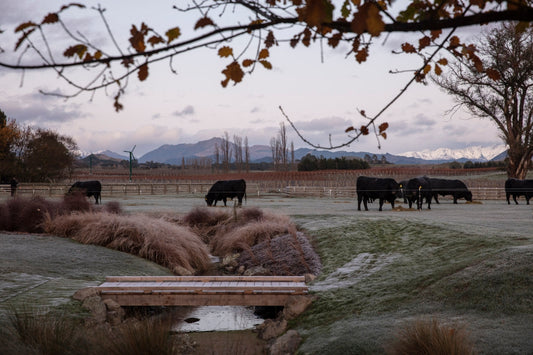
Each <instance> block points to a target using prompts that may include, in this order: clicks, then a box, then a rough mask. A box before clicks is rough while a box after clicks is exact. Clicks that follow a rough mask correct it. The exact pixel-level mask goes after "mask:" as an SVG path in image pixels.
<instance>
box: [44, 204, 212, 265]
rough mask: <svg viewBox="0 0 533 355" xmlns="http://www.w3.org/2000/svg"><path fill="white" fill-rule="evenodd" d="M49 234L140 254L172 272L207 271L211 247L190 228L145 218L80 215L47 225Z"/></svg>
mask: <svg viewBox="0 0 533 355" xmlns="http://www.w3.org/2000/svg"><path fill="white" fill-rule="evenodd" d="M45 230H46V232H47V233H50V234H54V235H58V236H62V237H68V238H72V239H74V240H77V241H79V242H80V243H84V244H95V245H101V246H105V247H107V248H111V249H115V250H119V251H123V252H127V253H130V254H133V255H138V256H140V257H142V258H145V259H147V260H150V261H153V262H155V263H157V264H159V265H162V266H164V267H166V268H168V269H170V270H173V271H176V268H177V267H183V268H185V269H187V270H189V271H190V272H196V271H204V270H206V269H207V268H208V266H209V264H210V259H209V253H208V249H207V246H206V245H205V244H204V243H203V242H202V240H201V239H200V238H199V237H198V236H197V235H195V234H194V233H193V232H191V231H190V230H189V229H188V228H186V227H183V226H177V225H174V224H172V223H170V222H167V221H164V220H162V219H155V218H150V217H148V216H144V215H132V216H121V215H115V214H109V213H78V214H72V215H65V216H58V217H57V218H54V219H49V220H47V221H46V223H45Z"/></svg>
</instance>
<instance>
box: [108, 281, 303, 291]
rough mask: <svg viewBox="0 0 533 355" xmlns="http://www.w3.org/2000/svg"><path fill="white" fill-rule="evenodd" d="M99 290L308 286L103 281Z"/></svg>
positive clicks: (292, 286) (292, 287) (297, 286)
mask: <svg viewBox="0 0 533 355" xmlns="http://www.w3.org/2000/svg"><path fill="white" fill-rule="evenodd" d="M97 287H98V289H100V290H128V289H136V290H150V289H154V288H159V289H175V290H197V289H198V290H201V289H218V290H228V291H231V290H237V289H256V290H279V291H284V290H307V289H308V287H307V286H306V285H305V284H297V283H295V284H286V285H280V284H276V285H264V286H261V287H256V286H254V285H253V284H247V285H246V284H245V285H235V284H220V285H205V286H202V285H180V284H176V283H173V284H162V285H161V284H153V283H138V284H136V285H121V284H113V283H104V284H102V285H100V286H97Z"/></svg>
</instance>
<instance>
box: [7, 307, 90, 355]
mask: <svg viewBox="0 0 533 355" xmlns="http://www.w3.org/2000/svg"><path fill="white" fill-rule="evenodd" d="M8 320H9V326H8V329H4V332H5V333H6V334H5V335H10V337H8V338H6V339H5V340H6V343H5V344H3V346H2V347H4V349H2V347H0V350H1V351H2V353H4V351H5V353H6V354H8V353H13V354H15V353H16V352H12V351H22V353H26V354H32V353H35V354H75V353H80V351H79V350H80V349H79V348H78V345H79V344H78V341H79V339H80V337H81V335H82V333H81V328H80V327H79V322H78V321H77V320H75V319H72V318H67V317H66V316H65V315H53V314H51V313H49V312H46V311H42V310H41V311H37V310H32V309H28V308H27V307H22V308H21V309H15V308H13V309H10V311H9V313H8ZM8 339H9V342H7V340H8Z"/></svg>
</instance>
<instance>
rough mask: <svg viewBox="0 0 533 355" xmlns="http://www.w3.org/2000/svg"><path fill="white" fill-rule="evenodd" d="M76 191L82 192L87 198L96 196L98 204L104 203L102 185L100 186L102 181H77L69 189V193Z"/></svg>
mask: <svg viewBox="0 0 533 355" xmlns="http://www.w3.org/2000/svg"><path fill="white" fill-rule="evenodd" d="M75 191H80V192H82V193H83V194H84V195H86V196H87V197H91V196H94V199H95V201H96V204H98V203H99V202H102V184H100V181H96V180H94V181H76V182H75V183H74V184H73V185H72V186H71V187H70V189H68V193H69V194H70V193H72V192H75Z"/></svg>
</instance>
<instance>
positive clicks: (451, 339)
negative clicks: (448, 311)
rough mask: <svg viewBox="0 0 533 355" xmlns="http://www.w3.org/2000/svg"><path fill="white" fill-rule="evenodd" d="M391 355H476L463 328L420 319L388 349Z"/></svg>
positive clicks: (397, 336) (406, 327) (398, 334)
mask: <svg viewBox="0 0 533 355" xmlns="http://www.w3.org/2000/svg"><path fill="white" fill-rule="evenodd" d="M387 350H388V351H387V352H388V353H389V354H391V355H411V354H428V355H429V354H431V355H433V354H435V355H471V354H475V351H474V348H473V345H472V343H471V342H470V340H469V339H468V334H467V332H466V331H465V330H464V329H463V328H453V327H450V326H446V325H442V324H439V322H438V321H437V320H436V319H418V320H415V321H413V322H411V323H410V324H407V325H405V327H403V328H402V329H400V330H399V331H398V333H397V335H396V338H395V340H394V341H393V342H392V343H391V345H390V346H389V348H388V349H387Z"/></svg>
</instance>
